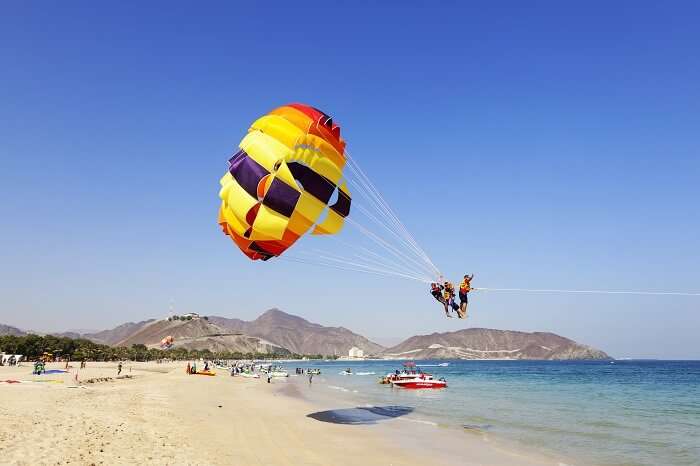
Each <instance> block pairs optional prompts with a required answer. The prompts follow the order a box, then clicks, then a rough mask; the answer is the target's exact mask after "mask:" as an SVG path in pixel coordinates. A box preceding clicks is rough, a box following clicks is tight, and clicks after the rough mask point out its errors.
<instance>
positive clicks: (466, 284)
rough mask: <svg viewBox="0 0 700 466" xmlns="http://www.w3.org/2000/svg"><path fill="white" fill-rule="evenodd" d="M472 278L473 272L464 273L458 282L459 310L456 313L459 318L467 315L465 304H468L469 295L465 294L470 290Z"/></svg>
mask: <svg viewBox="0 0 700 466" xmlns="http://www.w3.org/2000/svg"><path fill="white" fill-rule="evenodd" d="M472 278H474V274H471V275H465V276H464V279H463V280H462V282H461V283H460V284H459V311H458V312H457V315H458V316H459V318H460V319H464V318H465V317H467V305H468V304H469V296H467V295H468V294H469V292H470V291H471V290H472Z"/></svg>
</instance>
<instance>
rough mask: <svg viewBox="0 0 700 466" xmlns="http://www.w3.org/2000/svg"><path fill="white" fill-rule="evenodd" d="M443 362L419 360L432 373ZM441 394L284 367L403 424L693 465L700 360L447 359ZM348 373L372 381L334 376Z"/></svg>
mask: <svg viewBox="0 0 700 466" xmlns="http://www.w3.org/2000/svg"><path fill="white" fill-rule="evenodd" d="M439 362H444V361H418V364H419V365H423V364H425V365H431V364H432V365H435V364H438V363H439ZM449 363H450V364H449V366H448V367H436V366H428V367H422V369H423V370H424V371H425V372H430V373H432V374H434V375H436V376H439V377H445V378H446V379H447V381H448V384H449V387H448V388H447V389H445V390H405V389H395V388H391V387H388V386H385V385H379V384H378V383H377V379H378V378H379V376H381V375H384V374H386V373H388V372H393V371H394V370H395V369H397V368H400V367H401V364H402V362H401V361H358V362H347V361H344V362H311V361H309V362H304V363H301V362H298V363H296V362H291V363H288V364H287V367H288V368H289V369H291V371H290V373H292V374H293V373H294V367H318V368H320V369H321V370H322V371H323V373H322V375H321V376H316V377H315V378H314V384H315V386H316V385H317V386H319V388H320V386H322V387H324V389H328V390H334V391H337V392H338V393H339V395H340V396H341V399H342V400H343V401H344V402H346V403H348V404H353V403H354V404H357V405H358V406H359V405H362V404H373V405H376V406H389V405H391V406H396V405H398V406H406V407H410V408H414V411H413V412H412V414H411V416H415V417H419V418H422V419H425V420H429V421H435V422H437V423H440V424H447V425H448V426H451V427H454V428H458V429H463V428H467V429H470V430H474V431H484V432H487V433H489V435H494V436H499V438H503V439H505V440H512V441H514V442H517V443H521V444H524V445H526V446H527V447H529V448H535V449H538V450H541V451H545V452H550V453H554V454H561V455H564V456H565V457H569V458H575V459H577V460H580V462H582V463H584V464H600V465H669V466H671V465H700V361H633V360H631V361H615V362H614V363H611V362H609V361H601V362H598V361H596V362H593V361H590V362H589V361H586V362H581V361H449ZM346 367H349V368H351V369H352V371H353V372H355V373H358V372H374V373H375V374H373V375H349V376H348V375H340V372H341V371H342V370H343V369H345V368H346Z"/></svg>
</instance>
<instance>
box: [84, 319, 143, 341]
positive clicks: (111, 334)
mask: <svg viewBox="0 0 700 466" xmlns="http://www.w3.org/2000/svg"><path fill="white" fill-rule="evenodd" d="M155 321H156V319H148V320H142V321H141V322H127V323H125V324H121V325H119V326H117V327H114V328H113V329H111V330H102V331H101V332H95V333H85V334H83V335H81V337H82V338H87V339H88V340H92V341H94V342H95V343H103V344H105V345H116V344H117V343H119V342H120V341H122V340H124V339H125V338H127V337H128V336H129V335H133V334H134V333H136V332H138V331H139V330H141V329H142V328H143V327H145V326H147V325H149V324H151V323H153V322H155Z"/></svg>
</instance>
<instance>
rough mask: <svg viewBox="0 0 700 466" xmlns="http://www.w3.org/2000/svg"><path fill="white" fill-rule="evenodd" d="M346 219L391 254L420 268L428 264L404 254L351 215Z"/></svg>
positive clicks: (422, 268)
mask: <svg viewBox="0 0 700 466" xmlns="http://www.w3.org/2000/svg"><path fill="white" fill-rule="evenodd" d="M345 221H346V222H348V223H349V224H350V225H352V226H354V227H355V228H357V229H358V230H359V231H360V232H361V233H363V234H364V235H365V236H367V237H368V238H370V239H371V240H372V241H374V242H376V243H378V244H379V245H380V246H383V247H384V249H385V250H387V251H388V252H390V253H391V254H393V255H394V256H396V257H397V258H399V259H400V260H403V261H408V262H411V263H413V264H415V265H416V266H418V267H419V268H420V270H425V269H424V268H425V267H426V266H425V265H424V264H422V263H420V262H418V261H417V260H416V259H414V258H412V257H407V256H404V255H402V254H401V251H399V250H398V249H396V248H395V247H394V246H392V245H391V244H389V243H388V242H387V241H385V240H384V239H382V238H381V237H380V236H379V235H377V234H376V233H374V232H372V231H370V230H368V229H367V228H365V227H364V226H362V225H360V224H359V223H357V222H356V221H354V220H352V219H351V218H349V217H348V218H347V219H345ZM429 270H430V269H429V268H428V269H427V271H429ZM428 275H431V273H429V272H428Z"/></svg>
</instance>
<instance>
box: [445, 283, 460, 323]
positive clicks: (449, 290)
mask: <svg viewBox="0 0 700 466" xmlns="http://www.w3.org/2000/svg"><path fill="white" fill-rule="evenodd" d="M442 296H443V298H445V303H444V304H445V314H447V317H452V316H451V315H450V308H452V310H453V311H455V312H457V310H458V309H459V306H458V305H457V303H455V286H454V285H453V284H452V283H450V282H447V281H446V282H445V283H444V285H443V291H442Z"/></svg>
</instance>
